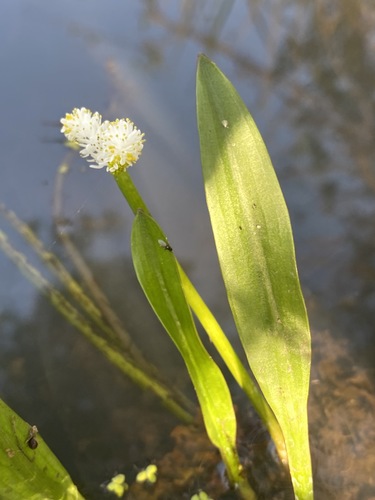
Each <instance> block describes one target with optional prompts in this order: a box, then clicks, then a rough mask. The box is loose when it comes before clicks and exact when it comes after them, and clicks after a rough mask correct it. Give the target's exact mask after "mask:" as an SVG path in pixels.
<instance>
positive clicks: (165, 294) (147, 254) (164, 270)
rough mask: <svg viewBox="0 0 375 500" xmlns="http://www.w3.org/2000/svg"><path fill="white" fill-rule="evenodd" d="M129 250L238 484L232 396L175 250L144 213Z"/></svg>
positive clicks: (136, 224)
mask: <svg viewBox="0 0 375 500" xmlns="http://www.w3.org/2000/svg"><path fill="white" fill-rule="evenodd" d="M131 246H132V255H133V262H134V267H135V271H136V273H137V277H138V280H139V282H140V284H141V286H142V288H143V290H144V292H145V295H146V297H147V298H148V300H149V302H150V304H151V306H152V308H153V309H154V311H155V313H156V315H157V316H158V318H159V320H160V321H161V323H162V324H163V326H164V328H165V329H166V331H167V332H168V334H169V335H170V337H171V338H172V340H173V342H174V343H175V344H176V346H177V348H178V350H179V351H180V353H181V355H182V357H183V359H184V361H185V363H186V366H187V369H188V371H189V374H190V377H191V380H192V382H193V385H194V387H195V390H196V392H197V396H198V399H199V403H200V406H201V410H202V414H203V419H204V422H205V426H206V430H207V433H208V435H209V437H210V439H211V441H212V443H213V444H214V445H215V446H217V447H218V448H219V450H220V452H221V454H222V458H223V460H224V462H225V463H226V465H227V468H228V474H229V475H230V477H231V479H232V480H233V481H234V482H239V481H240V477H239V461H238V458H237V455H236V452H235V440H236V418H235V414H234V409H233V405H232V400H231V396H230V393H229V390H228V387H227V384H226V382H225V379H224V377H223V375H222V373H221V371H220V370H219V368H218V366H217V365H216V364H215V362H214V361H213V360H212V358H211V357H210V356H209V354H208V353H207V351H206V349H205V348H204V346H203V344H202V342H201V340H200V338H199V336H198V333H197V331H196V328H195V324H194V321H193V318H192V314H191V311H190V309H189V306H188V304H187V302H186V299H185V296H184V293H183V290H182V286H181V281H180V275H179V271H178V268H177V265H176V260H175V257H174V254H173V250H172V249H171V248H170V246H169V244H168V243H167V239H166V237H165V235H164V234H163V232H162V231H161V229H160V228H159V226H158V225H157V224H156V222H155V221H154V220H153V219H152V218H151V217H150V216H148V215H146V214H144V213H143V212H141V211H140V212H138V214H137V215H136V217H135V220H134V224H133V230H132V238H131ZM248 498H252V496H249V497H248Z"/></svg>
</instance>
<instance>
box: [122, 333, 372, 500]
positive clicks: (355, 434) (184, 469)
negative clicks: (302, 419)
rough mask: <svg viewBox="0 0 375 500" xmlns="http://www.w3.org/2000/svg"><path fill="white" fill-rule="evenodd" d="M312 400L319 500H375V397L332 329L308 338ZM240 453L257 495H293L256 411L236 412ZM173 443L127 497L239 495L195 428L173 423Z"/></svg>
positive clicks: (169, 499)
mask: <svg viewBox="0 0 375 500" xmlns="http://www.w3.org/2000/svg"><path fill="white" fill-rule="evenodd" d="M313 352H314V355H313V356H314V357H313V367H312V379H311V380H312V382H311V392H310V402H309V414H310V434H311V438H310V439H311V453H312V460H313V468H314V489H315V498H316V499H317V500H330V499H332V500H334V499H335V500H336V499H342V500H346V499H348V500H349V499H356V500H370V499H375V474H374V470H375V426H374V415H375V397H374V391H373V384H372V381H371V379H370V377H369V374H368V373H366V372H365V371H363V370H361V369H360V368H359V367H357V366H356V365H355V364H354V362H353V359H351V356H350V354H349V350H348V345H347V344H346V343H345V342H343V341H338V340H335V339H333V338H332V336H331V335H330V334H329V332H319V333H315V334H314V335H313ZM239 420H240V430H239V450H240V453H241V455H242V457H241V458H242V461H243V464H244V465H245V467H246V470H247V474H248V477H249V478H250V481H251V484H252V486H253V488H254V490H255V491H256V493H257V494H258V497H259V499H265V500H266V499H280V500H281V499H283V500H284V499H285V500H287V499H288V500H289V499H293V498H294V497H293V492H292V488H291V484H290V480H289V477H288V475H287V473H285V471H283V470H282V468H281V467H280V465H279V464H278V463H277V460H276V457H275V454H274V453H273V450H272V444H271V443H270V441H269V438H268V435H267V433H266V432H265V431H264V429H263V428H262V426H261V424H260V423H259V420H258V419H257V417H256V415H255V414H253V413H252V412H251V411H250V410H249V411H248V412H247V413H246V414H244V412H243V411H241V412H239ZM171 437H172V439H173V443H174V445H173V447H172V448H171V450H170V451H169V452H168V453H166V454H165V455H164V456H163V457H161V458H160V459H159V460H157V461H156V464H157V466H158V481H157V484H156V485H155V486H150V485H149V486H147V485H146V486H145V485H140V484H136V483H135V484H133V485H132V486H131V488H130V490H129V493H128V498H131V499H134V500H135V499H137V500H139V499H141V500H143V499H145V500H151V499H159V500H172V499H178V498H181V499H190V498H191V496H192V495H193V494H194V493H196V492H197V491H199V490H200V489H202V490H204V491H205V492H206V493H207V494H208V495H209V496H210V497H211V498H213V499H236V498H239V497H238V495H237V494H236V492H234V491H233V490H231V489H230V488H229V485H228V484H227V482H226V480H225V475H224V474H223V467H222V463H221V461H220V457H219V455H218V453H217V452H216V450H215V449H214V448H213V447H212V445H211V444H210V443H209V441H208V440H207V438H206V436H205V434H204V433H203V432H202V431H201V430H200V429H197V428H193V427H184V426H177V427H175V428H174V429H173V431H172V433H171Z"/></svg>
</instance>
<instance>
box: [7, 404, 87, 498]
mask: <svg viewBox="0 0 375 500" xmlns="http://www.w3.org/2000/svg"><path fill="white" fill-rule="evenodd" d="M30 439H32V440H33V441H32V442H31V443H30ZM0 498H3V499H18V498H19V499H21V498H22V499H26V498H27V499H28V500H46V499H53V500H83V497H82V496H81V495H80V494H79V492H78V490H77V488H76V486H75V485H74V484H73V483H72V480H71V479H70V477H69V475H68V473H67V472H66V470H65V469H64V467H63V466H62V465H61V463H60V462H59V461H58V460H57V458H56V457H55V455H54V454H53V453H52V451H51V450H50V449H49V448H48V446H47V445H46V443H45V442H44V441H43V439H42V437H41V436H40V435H39V434H35V430H34V432H33V431H32V426H30V425H28V424H27V423H26V422H25V421H24V420H22V419H21V418H20V417H19V416H18V415H17V414H16V413H15V412H14V411H13V410H11V408H9V406H7V405H6V404H5V403H4V402H3V401H1V400H0Z"/></svg>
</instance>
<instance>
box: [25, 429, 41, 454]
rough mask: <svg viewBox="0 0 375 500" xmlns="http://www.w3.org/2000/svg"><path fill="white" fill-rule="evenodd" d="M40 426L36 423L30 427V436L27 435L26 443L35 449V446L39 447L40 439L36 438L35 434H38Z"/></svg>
mask: <svg viewBox="0 0 375 500" xmlns="http://www.w3.org/2000/svg"><path fill="white" fill-rule="evenodd" d="M38 432H39V431H38V427H37V426H36V425H33V426H32V427H30V429H29V433H28V436H27V439H26V443H27V445H28V447H29V448H31V449H32V450H35V448H37V447H38V444H39V443H38V441H37V440H36V439H35V436H36V435H37V434H38Z"/></svg>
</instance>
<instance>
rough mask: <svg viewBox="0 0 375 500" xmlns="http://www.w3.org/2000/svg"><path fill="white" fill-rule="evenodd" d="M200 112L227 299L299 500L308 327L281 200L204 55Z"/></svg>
mask: <svg viewBox="0 0 375 500" xmlns="http://www.w3.org/2000/svg"><path fill="white" fill-rule="evenodd" d="M197 113H198V129H199V136H200V146H201V159H202V167H203V175H204V182H205V190H206V198H207V204H208V208H209V212H210V217H211V223H212V227H213V232H214V237H215V243H216V247H217V252H218V256H219V261H220V266H221V271H222V274H223V278H224V282H225V286H226V289H227V294H228V298H229V302H230V306H231V309H232V312H233V316H234V319H235V322H236V325H237V329H238V332H239V335H240V338H241V341H242V343H243V346H244V348H245V351H246V355H247V358H248V361H249V364H250V366H251V369H252V371H253V373H254V375H255V377H256V379H257V381H258V383H259V385H260V388H261V390H262V391H263V394H264V396H265V397H266V399H267V401H268V403H269V405H270V406H271V408H272V409H273V411H274V413H275V415H276V418H277V419H278V421H279V424H280V426H281V428H282V431H283V434H284V438H285V441H286V448H287V452H288V457H289V464H290V470H291V475H292V480H293V485H294V489H295V494H296V496H297V497H299V498H303V499H304V500H305V499H308V498H312V479H311V465H310V454H309V444H308V427H307V397H308V388H309V375H310V333H309V325H308V319H307V314H306V309H305V304H304V300H303V296H302V293H301V289H300V284H299V279H298V274H297V267H296V261H295V253H294V245H293V237H292V230H291V226H290V221H289V215H288V211H287V207H286V204H285V201H284V198H283V195H282V192H281V189H280V186H279V183H278V181H277V178H276V174H275V172H274V169H273V167H272V164H271V160H270V158H269V155H268V152H267V149H266V147H265V145H264V143H263V140H262V138H261V136H260V134H259V132H258V129H257V127H256V125H255V123H254V121H253V119H252V117H251V116H250V114H249V112H248V110H247V108H246V106H245V104H244V103H243V101H242V100H241V98H240V97H239V95H238V94H237V92H236V90H235V89H234V87H233V86H232V84H231V83H230V82H229V80H228V79H227V78H226V77H225V76H224V75H223V74H222V73H221V71H220V70H219V69H218V68H217V67H216V66H215V65H214V64H213V63H212V62H211V61H209V60H208V59H207V58H206V57H205V56H201V57H200V59H199V63H198V72H197Z"/></svg>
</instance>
